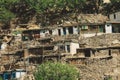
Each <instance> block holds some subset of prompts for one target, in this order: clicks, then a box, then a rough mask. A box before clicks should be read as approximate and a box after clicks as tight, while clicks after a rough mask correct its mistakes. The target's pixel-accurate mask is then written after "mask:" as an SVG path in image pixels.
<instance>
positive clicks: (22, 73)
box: [16, 72, 26, 78]
mask: <svg viewBox="0 0 120 80" xmlns="http://www.w3.org/2000/svg"><path fill="white" fill-rule="evenodd" d="M25 74H26V72H16V78H20V77H22V76H23V75H25Z"/></svg>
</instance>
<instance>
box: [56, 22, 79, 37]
mask: <svg viewBox="0 0 120 80" xmlns="http://www.w3.org/2000/svg"><path fill="white" fill-rule="evenodd" d="M72 34H79V28H78V23H77V22H75V21H65V22H64V23H63V24H61V25H60V26H59V29H58V35H59V36H62V35H72Z"/></svg>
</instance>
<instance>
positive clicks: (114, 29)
mask: <svg viewBox="0 0 120 80" xmlns="http://www.w3.org/2000/svg"><path fill="white" fill-rule="evenodd" d="M108 18H109V21H106V25H105V28H106V33H120V27H119V26H120V11H118V12H115V13H111V14H109V15H108Z"/></svg>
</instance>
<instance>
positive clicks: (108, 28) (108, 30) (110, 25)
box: [105, 24, 112, 33]
mask: <svg viewBox="0 0 120 80" xmlns="http://www.w3.org/2000/svg"><path fill="white" fill-rule="evenodd" d="M105 33H112V24H106V25H105Z"/></svg>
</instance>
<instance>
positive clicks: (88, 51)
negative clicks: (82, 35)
mask: <svg viewBox="0 0 120 80" xmlns="http://www.w3.org/2000/svg"><path fill="white" fill-rule="evenodd" d="M84 53H85V57H90V56H91V53H90V50H89V49H86V50H84Z"/></svg>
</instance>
